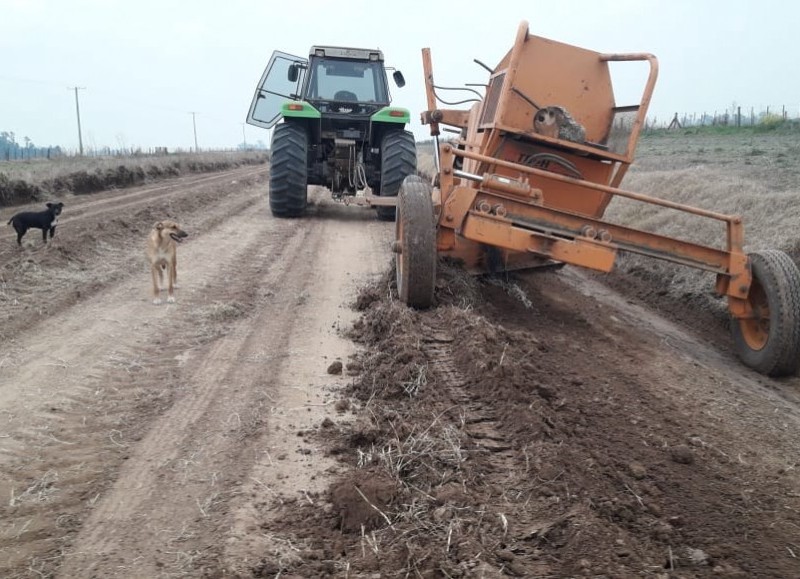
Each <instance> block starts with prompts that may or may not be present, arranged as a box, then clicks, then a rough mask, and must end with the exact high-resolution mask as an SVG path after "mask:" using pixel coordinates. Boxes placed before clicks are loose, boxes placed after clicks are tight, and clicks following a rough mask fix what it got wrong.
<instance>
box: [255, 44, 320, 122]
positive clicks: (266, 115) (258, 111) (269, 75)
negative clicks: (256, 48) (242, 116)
mask: <svg viewBox="0 0 800 579" xmlns="http://www.w3.org/2000/svg"><path fill="white" fill-rule="evenodd" d="M306 70H308V59H305V58H301V57H299V56H294V55H291V54H286V53H285V52H280V51H279V50H276V51H275V52H273V53H272V56H271V57H270V59H269V63H268V64H267V68H266V69H265V70H264V74H262V75H261V80H260V81H259V83H258V86H257V87H256V93H255V95H253V102H252V103H251V104H250V110H249V112H248V113H247V122H248V124H251V125H255V126H257V127H262V128H264V129H271V128H272V127H274V126H275V124H276V123H277V122H278V121H279V120H280V118H281V107H282V106H283V103H285V102H286V101H287V100H295V101H296V100H299V99H300V95H299V92H300V90H299V89H300V87H302V86H303V80H304V78H305V74H306Z"/></svg>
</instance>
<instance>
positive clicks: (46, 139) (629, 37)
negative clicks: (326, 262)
mask: <svg viewBox="0 0 800 579" xmlns="http://www.w3.org/2000/svg"><path fill="white" fill-rule="evenodd" d="M460 7H462V8H460ZM522 20H527V21H528V22H529V25H530V31H531V33H532V34H535V35H539V36H544V37H547V38H551V39H554V40H559V41H562V42H567V43H570V44H575V45H578V46H582V47H584V48H589V49H592V50H597V51H599V52H651V53H653V54H655V55H656V56H657V57H658V59H659V67H660V73H659V80H658V83H657V85H656V91H655V95H654V98H653V101H652V104H651V108H650V112H651V116H652V115H655V116H656V117H658V118H667V117H671V116H672V114H673V113H674V112H681V113H683V112H689V113H692V112H696V113H702V112H704V111H706V112H710V113H711V112H714V111H715V110H717V111H721V110H724V109H726V108H730V107H731V106H732V105H733V104H734V103H736V104H739V105H741V106H742V107H743V109H745V110H747V111H749V109H750V107H755V110H756V111H759V110H763V109H765V108H766V107H767V106H769V107H770V108H771V110H775V109H776V108H778V109H780V107H781V106H784V105H785V106H786V107H787V110H788V112H789V114H790V115H791V116H792V117H797V116H798V114H799V113H800V111H799V110H798V109H799V108H800V74H798V65H797V59H798V49H797V47H798V36H799V35H800V4H799V3H795V2H784V1H783V0H761V1H758V2H755V1H744V0H728V1H725V2H711V1H705V0H694V1H691V0H551V1H550V2H543V1H541V0H539V1H537V0H508V1H504V0H492V1H491V2H488V3H486V4H484V5H481V0H469V1H468V2H467V1H466V0H447V1H439V0H428V1H418V0H405V1H390V2H384V3H378V2H375V1H366V0H363V1H362V0H337V1H335V2H334V1H322V0H290V1H285V2H281V1H278V0H258V1H257V0H226V1H220V0H213V1H210V0H194V1H185V2H177V1H170V0H158V1H156V0H0V131H13V132H14V133H16V136H17V140H18V141H22V140H23V138H24V137H29V138H30V139H31V140H32V141H33V143H34V144H36V145H38V146H46V145H61V146H62V147H66V148H70V149H77V145H78V134H77V123H76V114H75V95H74V92H73V91H70V90H68V88H69V87H76V86H77V87H83V89H82V90H80V91H79V98H80V110H81V122H82V127H83V140H84V146H85V147H103V146H110V147H112V148H114V147H136V146H141V147H145V148H147V147H156V146H166V147H170V148H175V147H181V148H185V149H188V148H190V147H192V146H193V144H194V135H193V128H192V115H191V114H190V113H191V112H192V111H194V112H195V113H196V116H195V119H196V123H197V139H198V142H199V145H200V147H201V148H212V147H227V148H230V147H235V146H236V145H238V144H239V143H241V142H242V140H243V138H244V137H245V136H246V139H247V141H248V142H251V143H252V142H256V141H257V140H259V139H261V140H263V141H265V142H268V140H269V134H268V132H267V131H265V130H263V129H259V128H257V127H252V126H250V125H247V126H246V127H243V126H242V124H243V123H244V121H245V117H246V114H247V109H248V106H249V104H250V101H251V99H252V96H253V91H254V89H255V85H256V83H257V81H258V79H259V78H260V76H261V73H262V71H263V69H264V67H265V65H266V63H267V60H268V58H269V56H270V54H271V53H272V51H273V50H276V49H277V50H282V51H284V52H289V53H291V54H296V55H300V56H305V55H307V53H308V49H309V48H310V46H311V45H313V44H331V45H340V46H357V47H369V48H371V47H378V48H380V49H382V50H383V52H384V55H385V57H386V64H387V65H388V66H394V67H396V68H399V69H400V70H402V72H403V74H404V75H405V77H406V81H407V84H406V86H405V88H403V89H398V88H396V87H395V88H393V91H392V92H393V98H394V104H396V105H398V106H404V107H406V108H408V109H410V110H411V113H412V127H411V129H412V130H413V131H414V133H415V134H416V135H417V137H418V138H420V139H421V138H426V137H427V136H428V133H427V128H426V127H423V126H421V125H420V123H419V120H418V119H419V112H420V111H421V110H423V109H424V108H425V98H424V89H423V84H422V59H421V53H420V50H421V48H423V47H430V48H431V52H432V59H433V67H434V74H435V79H436V82H437V84H440V85H448V86H453V85H459V86H460V85H463V84H464V83H483V82H485V81H486V79H487V74H486V72H485V71H484V70H483V69H481V68H480V67H479V66H477V65H476V64H475V63H474V62H473V59H474V58H477V59H479V60H481V61H482V62H485V63H486V64H488V65H490V66H494V65H495V64H497V62H498V61H499V60H500V59H501V58H502V57H503V55H504V54H505V53H506V52H507V51H508V50H509V48H510V47H511V45H512V43H513V40H514V36H515V34H516V30H517V27H518V25H519V23H520V21H522ZM632 66H634V67H635V66H637V65H635V64H634V65H632ZM640 74H641V73H640V72H638V71H637V72H636V74H634V75H633V76H632V77H630V78H629V77H628V76H627V75H626V76H625V77H624V78H622V79H621V80H620V84H618V85H616V86H615V90H616V92H617V104H620V105H623V104H632V103H633V102H634V100H635V96H633V95H635V94H636V91H638V90H639V88H638V86H637V87H635V90H634V87H633V84H634V83H638V76H640ZM636 96H638V95H636Z"/></svg>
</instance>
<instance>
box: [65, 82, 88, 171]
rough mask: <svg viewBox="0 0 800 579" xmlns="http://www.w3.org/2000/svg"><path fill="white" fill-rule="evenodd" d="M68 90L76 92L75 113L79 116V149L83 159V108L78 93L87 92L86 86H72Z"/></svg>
mask: <svg viewBox="0 0 800 579" xmlns="http://www.w3.org/2000/svg"><path fill="white" fill-rule="evenodd" d="M67 90H74V91H75V113H76V114H77V115H78V149H79V150H80V155H81V157H83V136H82V135H81V106H80V104H79V103H78V91H79V90H86V87H85V86H71V87H67Z"/></svg>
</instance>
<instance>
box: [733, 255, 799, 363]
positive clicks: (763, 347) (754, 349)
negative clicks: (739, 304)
mask: <svg viewBox="0 0 800 579" xmlns="http://www.w3.org/2000/svg"><path fill="white" fill-rule="evenodd" d="M748 257H749V258H750V267H751V271H752V275H753V281H752V284H751V286H750V293H749V295H748V297H747V299H748V301H749V302H750V306H751V307H752V309H753V317H752V318H746V319H733V320H732V321H731V322H732V323H731V333H732V335H733V343H734V348H735V349H736V353H737V355H738V356H739V358H741V360H742V361H743V362H744V363H745V364H746V365H747V366H750V367H751V368H753V369H754V370H756V371H758V372H760V373H762V374H766V375H767V376H775V377H777V376H788V375H791V374H794V373H795V372H797V369H798V366H799V365H800V270H798V268H797V265H795V263H794V262H793V261H792V259H791V258H790V257H789V256H788V255H787V254H786V253H784V252H782V251H776V250H766V251H759V252H753V253H751V254H749V256H748Z"/></svg>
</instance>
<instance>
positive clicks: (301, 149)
mask: <svg viewBox="0 0 800 579" xmlns="http://www.w3.org/2000/svg"><path fill="white" fill-rule="evenodd" d="M271 148H272V150H271V151H270V170H269V208H270V209H271V210H272V214H273V215H274V216H276V217H298V216H300V215H302V214H303V212H304V211H305V209H306V203H307V202H308V173H307V166H306V158H307V154H308V135H306V132H305V130H304V129H303V127H301V126H298V125H296V124H293V123H287V122H283V123H281V124H279V125H277V126H276V127H275V132H274V133H273V134H272V147H271Z"/></svg>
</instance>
